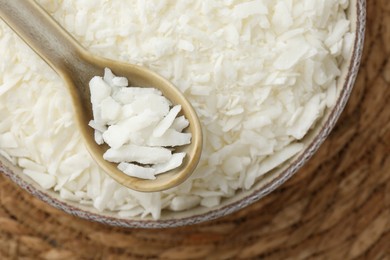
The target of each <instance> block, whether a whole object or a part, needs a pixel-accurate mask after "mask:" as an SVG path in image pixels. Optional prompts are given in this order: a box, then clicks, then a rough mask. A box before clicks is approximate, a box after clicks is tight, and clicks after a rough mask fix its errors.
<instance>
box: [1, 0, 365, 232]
mask: <svg viewBox="0 0 390 260" xmlns="http://www.w3.org/2000/svg"><path fill="white" fill-rule="evenodd" d="M365 18H366V1H365V0H351V4H350V8H349V19H350V21H351V22H352V23H351V24H352V31H353V32H355V33H356V37H355V42H354V47H353V52H352V55H351V57H350V59H349V60H346V61H345V62H344V63H343V65H342V67H341V71H342V75H341V77H340V79H339V85H338V89H339V90H340V91H339V97H338V100H337V103H336V105H335V106H334V107H333V108H332V109H329V110H328V111H327V112H326V113H325V115H324V116H323V117H322V118H321V120H320V121H319V122H318V123H317V125H316V127H315V128H314V129H312V130H311V131H310V132H309V133H308V134H307V135H306V136H305V137H304V139H303V143H304V144H305V149H304V150H303V151H302V152H301V153H300V154H298V155H297V156H295V157H294V158H292V159H291V160H289V161H287V162H286V163H284V164H283V165H282V166H281V167H279V168H278V169H276V170H274V171H272V172H270V173H268V174H267V175H266V176H265V177H264V178H262V179H261V180H259V181H258V182H257V183H256V184H255V185H254V186H253V187H252V188H251V189H250V190H247V191H239V192H237V194H236V195H235V196H234V197H232V198H229V199H225V200H223V201H222V204H221V205H219V206H218V207H215V208H211V209H208V208H202V207H199V208H194V209H191V210H187V211H184V212H168V211H166V212H165V211H163V213H162V215H161V219H160V220H152V219H141V218H132V219H121V218H119V217H118V216H116V215H115V214H113V213H110V212H104V213H100V212H98V211H97V210H95V209H94V208H92V207H91V206H84V205H80V204H77V203H73V202H69V201H64V200H62V199H61V198H60V197H59V195H58V194H57V193H55V192H54V191H46V190H43V189H42V188H40V187H39V185H37V184H36V183H35V182H33V181H32V180H31V179H30V178H29V177H27V176H25V175H24V174H22V173H21V169H20V168H18V167H15V166H13V165H11V164H10V163H9V162H8V161H7V160H6V159H5V158H3V157H0V172H3V173H4V174H5V175H6V176H8V177H9V178H10V179H12V180H13V181H14V182H15V183H17V184H18V185H19V186H20V187H22V188H23V189H25V190H27V191H28V192H30V193H31V194H33V195H34V196H36V197H38V198H40V199H41V200H43V201H45V202H47V203H48V204H50V205H52V206H54V207H56V208H59V209H61V210H63V211H65V212H67V213H70V214H73V215H76V216H78V217H81V218H84V219H88V220H92V221H98V222H101V223H106V224H110V225H115V226H122V227H142V228H163V227H175V226H183V225H191V224H195V223H199V222H203V221H207V220H211V219H215V218H218V217H222V216H225V215H227V214H230V213H232V212H235V211H237V210H239V209H242V208H243V207H246V206H248V205H250V204H251V203H253V202H255V201H257V200H259V199H261V198H262V197H264V196H265V195H267V194H269V193H270V192H272V191H273V190H274V189H276V188H277V187H278V186H280V185H281V184H283V183H284V182H285V181H286V180H287V179H289V178H290V177H291V176H292V175H293V174H294V173H295V172H296V171H297V170H298V169H299V168H300V167H302V165H303V164H304V163H305V162H306V161H307V160H308V159H309V158H310V157H311V156H312V155H313V154H314V152H315V151H316V150H317V149H318V147H319V146H320V145H321V143H322V142H323V141H324V140H325V138H326V137H327V136H328V135H329V133H330V131H331V130H332V128H333V127H334V125H335V123H336V121H337V119H338V117H339V116H340V114H341V112H342V110H343V109H344V106H345V104H346V102H347V100H348V98H349V95H350V93H351V91H352V87H353V84H354V82H355V79H356V76H357V72H358V69H359V65H360V59H361V54H362V49H363V41H364V31H365Z"/></svg>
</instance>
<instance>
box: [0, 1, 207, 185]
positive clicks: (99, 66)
mask: <svg viewBox="0 0 390 260" xmlns="http://www.w3.org/2000/svg"><path fill="white" fill-rule="evenodd" d="M0 17H1V18H2V19H3V20H4V21H5V22H6V23H7V24H8V25H9V26H10V27H11V28H12V29H13V30H14V31H15V32H16V33H17V34H18V35H19V36H20V37H21V38H22V39H23V40H24V41H25V42H26V43H27V44H28V45H29V46H30V47H31V48H32V49H33V50H34V51H35V52H36V53H37V54H38V55H39V56H41V57H42V58H43V59H44V60H45V61H46V62H47V63H48V64H49V65H50V66H51V67H52V68H53V69H54V70H55V71H56V72H57V73H58V74H59V75H60V76H61V77H62V79H63V80H64V81H65V83H66V85H67V86H68V89H69V92H70V94H71V97H72V101H73V107H74V110H75V115H76V118H77V124H78V127H79V130H80V132H81V134H82V137H83V139H84V143H85V145H86V147H87V148H88V150H89V152H90V154H91V156H92V157H93V159H94V160H95V161H96V162H97V164H98V165H99V166H100V167H101V168H102V169H103V170H104V171H105V172H106V173H107V174H109V175H110V176H111V177H112V178H113V179H115V180H116V181H117V182H119V183H120V184H122V185H124V186H127V187H129V188H130V189H134V190H138V191H144V192H152V191H161V190H166V189H169V188H172V187H174V186H177V185H179V184H180V183H182V182H183V181H184V180H186V179H187V178H188V177H189V176H190V175H191V174H192V172H193V171H194V170H195V168H196V165H197V164H198V161H199V158H200V155H201V150H202V130H201V126H200V123H199V119H198V117H197V115H196V113H195V111H194V109H193V107H192V106H191V104H190V103H189V102H188V101H187V100H186V98H185V97H184V96H183V95H182V93H181V92H180V91H179V90H178V89H177V88H176V87H175V86H174V85H172V84H171V83H170V82H169V81H167V80H166V79H164V78H162V77H161V76H159V75H157V74H156V73H154V72H152V71H150V70H148V69H146V68H144V67H140V66H136V65H131V64H126V63H121V62H117V61H112V60H108V59H103V58H101V57H96V56H94V55H92V54H90V53H89V52H87V51H86V50H85V49H84V48H83V47H82V46H81V45H80V44H79V43H78V42H77V41H76V40H75V39H74V38H73V37H72V36H71V35H70V34H69V33H68V32H66V31H65V29H64V28H62V27H61V26H60V25H59V24H58V23H57V22H56V21H55V20H54V19H53V18H52V17H51V16H50V15H49V14H48V13H47V12H46V11H45V10H43V8H42V7H41V6H39V5H38V4H37V3H36V2H35V1H33V0H0ZM105 67H107V68H110V69H111V70H112V71H113V72H114V74H116V75H118V76H123V77H127V78H128V80H129V86H138V87H154V88H157V89H159V90H161V92H162V93H163V95H164V96H165V97H167V98H168V99H169V100H171V102H172V103H173V104H180V105H181V106H182V111H183V112H182V113H183V114H184V116H185V117H186V118H187V119H188V120H189V122H190V125H189V127H188V129H186V131H188V132H191V133H192V140H191V144H189V145H186V146H183V147H180V148H178V149H177V151H184V152H186V153H187V155H186V157H185V158H184V160H183V164H182V165H181V166H180V167H179V168H177V169H174V170H172V171H170V172H167V173H165V174H160V175H158V176H157V179H156V180H142V179H138V178H133V177H130V176H127V175H126V174H124V173H123V172H121V171H120V170H118V169H117V164H115V163H110V162H108V161H106V160H104V159H103V153H104V152H105V151H106V150H107V146H99V145H97V144H96V142H95V140H94V137H93V136H94V131H93V129H92V128H91V127H89V126H88V123H89V121H90V120H91V119H92V104H91V102H90V92H89V85H88V83H89V81H90V80H91V78H92V77H94V76H102V75H103V71H104V68H105Z"/></svg>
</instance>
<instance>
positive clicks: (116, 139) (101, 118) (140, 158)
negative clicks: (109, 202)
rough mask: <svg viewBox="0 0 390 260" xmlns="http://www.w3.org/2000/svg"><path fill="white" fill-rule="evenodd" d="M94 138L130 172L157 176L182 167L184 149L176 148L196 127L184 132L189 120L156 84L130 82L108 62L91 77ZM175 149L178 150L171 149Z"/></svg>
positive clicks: (109, 158)
mask: <svg viewBox="0 0 390 260" xmlns="http://www.w3.org/2000/svg"><path fill="white" fill-rule="evenodd" d="M89 89H90V93H91V103H92V112H93V120H91V121H90V122H89V125H90V126H91V127H92V128H94V130H95V131H94V133H95V136H94V137H95V142H96V143H97V144H98V145H101V144H103V143H106V144H108V146H109V148H108V149H107V151H106V152H105V153H104V154H103V158H104V159H105V160H107V161H109V162H114V163H118V166H117V167H118V169H119V170H121V171H122V172H124V173H125V174H126V175H129V176H131V177H136V178H140V179H147V180H154V179H156V175H159V174H161V173H165V172H168V171H170V170H172V169H176V168H177V167H179V166H180V165H181V164H182V162H183V159H184V157H185V156H186V153H185V152H181V153H175V152H174V148H175V147H177V146H182V145H186V144H189V143H190V142H191V137H192V134H191V133H182V131H183V130H184V129H185V128H187V127H188V126H189V122H188V120H187V119H186V118H185V117H184V116H179V117H178V114H179V112H180V110H181V105H175V106H173V107H172V108H170V107H171V106H172V103H171V102H170V101H169V100H168V99H167V98H166V97H165V96H163V95H162V92H161V91H159V90H158V89H156V88H153V87H147V88H141V87H134V86H129V82H128V79H127V78H125V77H118V76H115V75H114V74H113V73H112V71H111V70H110V69H109V68H105V69H104V76H103V77H99V76H95V77H93V78H92V79H91V80H90V82H89ZM172 150H173V152H172Z"/></svg>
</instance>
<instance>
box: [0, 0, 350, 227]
mask: <svg viewBox="0 0 390 260" xmlns="http://www.w3.org/2000/svg"><path fill="white" fill-rule="evenodd" d="M38 2H39V3H41V4H42V5H43V6H44V8H46V9H47V10H48V11H49V12H50V13H51V14H53V16H54V18H55V19H57V20H58V22H59V23H61V24H62V25H63V26H64V27H65V28H66V29H67V30H68V31H69V32H70V33H71V34H73V35H74V36H75V37H76V38H77V39H78V40H79V41H80V42H81V43H82V44H83V45H84V46H85V47H86V48H87V49H88V50H90V51H91V52H92V53H94V54H98V55H101V56H105V57H107V58H111V59H116V60H121V61H125V62H129V63H134V64H138V65H142V66H145V67H147V68H150V69H151V70H153V71H155V72H157V73H159V74H160V75H162V76H164V77H165V78H167V79H168V80H170V81H171V82H173V83H174V84H175V85H176V86H178V87H179V88H180V90H181V91H182V92H183V93H184V94H185V96H186V97H187V98H188V99H189V101H190V102H191V103H192V105H193V106H194V108H195V110H196V112H197V113H198V115H199V117H200V120H201V123H202V126H203V133H204V141H205V142H204V148H203V154H202V158H201V161H200V163H199V166H198V168H197V170H196V171H195V173H194V174H193V176H191V178H190V179H189V180H187V181H186V182H185V183H183V184H182V185H180V186H178V187H176V188H173V189H170V190H167V191H164V192H156V193H140V192H135V191H132V190H129V189H127V188H124V187H122V186H120V185H119V184H117V183H116V182H115V181H113V180H112V179H111V178H110V177H108V176H107V175H106V174H105V173H103V172H102V171H101V170H100V169H99V168H98V167H97V165H96V164H95V163H94V161H93V160H92V159H91V157H90V156H89V154H88V152H87V151H86V149H85V147H84V145H83V142H82V141H81V138H80V134H79V133H78V132H77V127H76V126H75V122H74V116H73V114H72V113H73V111H72V107H71V101H70V98H69V95H68V92H67V89H66V88H65V85H64V84H63V83H62V81H61V79H60V78H59V77H58V76H57V75H56V74H55V73H54V72H53V71H52V70H51V69H50V68H49V66H47V65H46V64H45V63H44V62H43V61H41V59H40V58H39V57H38V56H37V55H35V54H34V53H33V52H32V51H31V50H30V49H29V48H28V47H27V46H26V45H25V44H24V43H23V42H22V41H21V40H20V39H19V38H18V37H17V36H16V35H15V34H14V33H13V32H12V31H11V30H10V29H9V28H8V27H7V26H6V25H5V24H4V23H3V22H0V49H1V50H2V51H1V52H0V118H1V119H2V120H1V122H0V153H1V155H2V156H4V157H6V158H7V159H9V160H10V161H11V162H13V163H14V164H16V165H19V166H20V167H22V168H23V169H24V170H23V173H24V174H25V175H27V176H29V177H31V178H32V179H33V180H35V181H36V182H37V183H39V184H40V185H41V186H42V187H43V188H44V189H53V190H55V191H56V192H58V193H59V194H60V196H61V197H62V198H63V199H65V200H70V201H75V202H79V203H81V204H86V205H92V206H93V207H95V208H96V209H97V210H99V211H103V210H108V211H114V212H117V214H118V216H120V217H123V218H130V217H134V216H141V217H146V216H149V215H150V216H151V217H152V218H154V219H158V218H160V215H161V211H162V210H163V209H166V210H172V211H183V210H187V209H190V208H193V207H196V206H199V205H200V206H202V207H215V206H217V205H219V204H220V203H221V201H223V200H224V198H227V197H232V196H234V195H235V193H236V192H237V191H238V190H240V189H250V188H251V187H252V186H253V184H254V183H255V182H256V180H257V179H258V178H261V176H262V175H264V174H265V173H267V172H268V171H270V170H271V169H273V168H275V167H277V166H278V165H280V164H281V163H282V162H284V161H286V160H288V159H289V158H291V157H292V156H294V155H295V154H297V153H299V152H300V151H301V150H302V148H303V145H302V144H301V143H300V139H302V138H303V137H304V135H305V134H306V133H307V131H309V130H310V129H311V128H312V127H313V125H314V123H315V122H316V120H317V119H318V118H319V117H321V116H322V115H323V113H324V111H325V109H326V108H329V107H333V106H334V104H335V102H336V99H337V96H338V93H339V89H337V87H336V83H337V82H336V80H337V77H338V76H339V74H340V70H339V67H340V64H341V62H342V61H343V60H345V59H346V58H348V57H350V55H351V52H352V50H351V46H352V42H353V39H354V35H353V34H352V33H350V22H349V21H348V19H347V17H346V12H345V10H346V8H347V7H348V3H349V2H348V1H346V0H339V1H336V0H327V1H323V0H295V1H292V0H278V1H264V0H253V1H242V0H191V1H188V0H183V1H167V0H148V1H106V0H97V1H87V0H77V1H76V0H66V1H65V0H64V1H50V0H38Z"/></svg>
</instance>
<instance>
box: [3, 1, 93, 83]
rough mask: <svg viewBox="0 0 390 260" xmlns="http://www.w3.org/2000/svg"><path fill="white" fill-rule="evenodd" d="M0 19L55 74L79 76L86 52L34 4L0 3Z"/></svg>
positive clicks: (29, 2) (27, 2) (26, 2)
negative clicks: (74, 74) (75, 74)
mask: <svg viewBox="0 0 390 260" xmlns="http://www.w3.org/2000/svg"><path fill="white" fill-rule="evenodd" d="M0 17H1V19H3V20H4V21H5V22H6V23H7V24H8V25H9V26H10V27H11V28H12V29H13V30H14V31H15V32H16V33H17V34H18V35H19V36H20V37H21V38H22V39H23V40H24V41H25V42H26V43H27V44H28V45H29V46H30V47H31V48H32V49H33V50H34V51H35V52H36V53H37V54H38V55H39V56H41V57H42V58H43V59H44V60H45V61H46V62H47V63H48V64H49V65H50V66H51V67H52V68H53V69H54V70H55V71H56V72H57V73H58V74H60V75H61V76H67V75H69V73H74V72H76V71H75V70H78V71H79V73H77V74H80V69H82V67H83V65H85V64H84V63H85V61H84V60H85V59H83V58H82V57H83V56H85V55H87V52H86V51H85V50H84V48H83V47H82V46H81V45H80V44H79V43H78V42H77V41H76V40H75V39H74V38H73V37H72V36H71V35H70V34H69V33H68V32H66V31H65V29H64V28H63V27H62V26H61V25H59V24H58V23H57V22H56V21H55V20H54V19H53V18H52V17H51V16H50V15H49V14H48V13H47V12H46V11H45V10H44V9H43V8H42V7H41V6H40V5H39V4H37V3H36V2H35V1H33V0H0ZM81 71H82V70H81Z"/></svg>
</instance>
